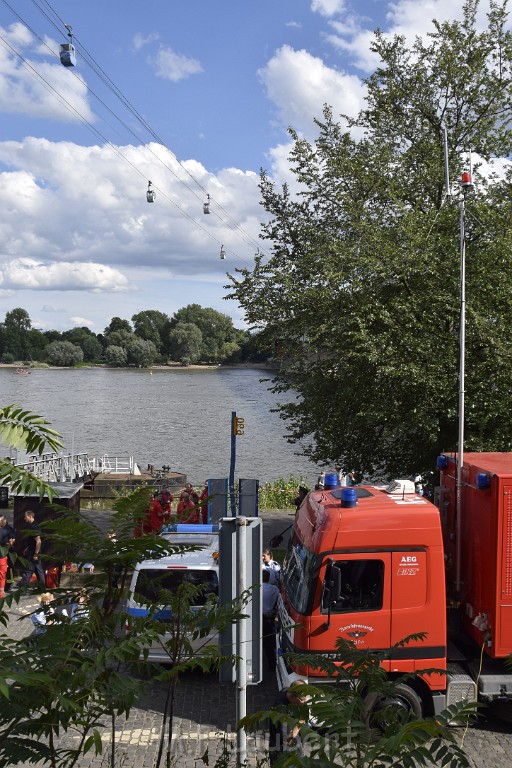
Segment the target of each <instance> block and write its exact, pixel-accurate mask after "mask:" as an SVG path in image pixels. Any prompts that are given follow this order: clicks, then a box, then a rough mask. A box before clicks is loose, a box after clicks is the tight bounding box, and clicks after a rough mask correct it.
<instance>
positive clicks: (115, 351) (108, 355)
mask: <svg viewBox="0 0 512 768" xmlns="http://www.w3.org/2000/svg"><path fill="white" fill-rule="evenodd" d="M105 360H106V362H107V363H108V365H115V366H117V367H118V368H120V367H123V366H125V365H126V364H127V363H128V352H127V351H126V349H123V347H118V346H117V345H116V344H111V345H110V346H109V347H107V348H106V350H105Z"/></svg>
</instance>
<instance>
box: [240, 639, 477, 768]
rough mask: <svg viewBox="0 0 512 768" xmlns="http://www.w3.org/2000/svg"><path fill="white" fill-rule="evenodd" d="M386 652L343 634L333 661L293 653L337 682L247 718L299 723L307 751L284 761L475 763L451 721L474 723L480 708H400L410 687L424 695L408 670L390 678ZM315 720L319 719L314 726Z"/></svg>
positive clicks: (307, 689) (361, 765)
mask: <svg viewBox="0 0 512 768" xmlns="http://www.w3.org/2000/svg"><path fill="white" fill-rule="evenodd" d="M421 637H422V635H421V634H418V635H415V636H411V638H406V639H405V640H404V641H402V642H401V643H399V644H397V646H396V647H395V648H394V649H391V650H390V652H388V653H391V652H392V651H393V650H397V649H398V648H399V647H402V646H403V645H405V644H406V643H407V642H408V641H409V640H411V639H418V638H421ZM387 655H388V654H384V653H380V652H375V651H369V650H359V649H358V648H357V647H356V646H355V645H354V644H353V643H347V642H346V641H344V640H343V639H340V640H339V642H338V645H337V652H336V654H335V656H336V658H333V659H326V658H324V657H322V658H319V657H317V656H314V655H313V654H303V655H300V656H299V655H294V654H290V655H289V656H290V658H293V660H294V662H296V663H298V664H304V665H305V666H310V667H317V668H321V669H323V670H324V671H325V672H326V674H328V675H330V676H331V677H333V678H334V680H335V682H334V683H333V684H324V685H322V686H320V687H315V686H311V685H308V686H301V688H300V691H301V694H302V695H303V697H304V699H303V703H302V704H297V705H296V706H290V707H287V708H286V709H283V708H282V709H281V710H276V709H271V710H267V711H265V712H259V713H256V714H255V715H251V716H249V717H246V718H244V720H243V721H242V723H243V724H244V725H245V726H246V727H247V728H248V729H254V728H257V727H258V726H261V724H265V723H266V722H268V719H269V718H270V719H272V721H273V722H274V723H276V724H277V723H281V724H284V725H286V726H287V728H288V731H290V730H292V729H293V728H295V727H298V728H300V737H301V740H302V743H303V744H304V745H306V748H305V752H306V753H307V756H306V757H302V756H300V755H299V754H298V753H297V751H296V750H295V749H294V750H293V752H290V751H288V752H285V754H284V755H283V757H282V758H281V761H280V763H279V764H280V765H283V766H285V765H286V766H292V765H295V766H315V765H339V766H344V768H377V766H378V767H379V768H384V767H385V766H390V767H391V766H394V767H395V768H419V766H435V765H443V766H446V768H469V766H470V763H469V760H468V758H467V757H466V755H465V753H464V750H463V749H462V748H461V747H459V746H458V743H457V737H456V735H455V734H454V733H453V731H452V729H450V723H451V722H453V721H458V722H470V720H471V719H472V718H473V717H474V716H475V710H474V706H473V705H469V704H467V703H460V704H457V705H452V706H450V707H449V708H448V709H446V710H445V711H444V712H443V713H441V714H440V715H436V717H435V718H421V717H415V716H414V714H413V713H412V712H409V713H407V712H406V711H405V710H404V708H403V707H402V706H397V701H398V700H399V699H400V697H401V696H402V695H403V693H404V692H406V691H409V692H412V695H413V696H417V694H415V693H414V685H415V683H414V681H411V680H410V679H409V678H407V677H406V676H396V677H395V678H394V679H391V678H389V677H388V676H387V674H386V672H384V670H383V668H382V666H381V663H382V661H383V659H384V658H385V657H386V656H387ZM432 671H433V670H425V672H424V673H425V674H426V673H429V672H432ZM418 674H419V675H421V674H423V673H418ZM310 723H316V724H317V725H316V727H315V728H313V727H312V726H311V725H310Z"/></svg>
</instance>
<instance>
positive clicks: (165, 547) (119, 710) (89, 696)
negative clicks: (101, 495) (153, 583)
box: [0, 488, 241, 768]
mask: <svg viewBox="0 0 512 768" xmlns="http://www.w3.org/2000/svg"><path fill="white" fill-rule="evenodd" d="M148 500H149V491H148V489H147V488H139V489H137V490H136V491H135V492H134V493H132V494H131V495H130V496H128V497H123V498H119V499H116V501H115V502H114V504H113V507H114V513H113V516H112V526H113V529H114V530H115V534H116V535H115V537H114V538H111V537H105V536H104V535H103V533H102V532H101V530H100V529H99V528H98V526H97V525H96V524H95V523H94V522H93V521H91V520H90V519H89V518H87V517H84V516H82V515H81V514H80V513H76V512H74V511H70V510H68V509H65V508H58V507H56V508H55V512H56V513H58V517H56V519H54V520H52V521H51V522H49V523H43V524H42V528H43V529H44V531H43V536H44V538H45V540H49V541H50V542H51V547H52V550H53V551H56V553H57V556H58V555H59V553H61V556H64V555H65V553H66V552H69V550H70V548H72V547H76V542H80V553H79V556H80V558H81V559H82V560H84V561H89V562H94V564H95V570H94V574H91V575H89V576H87V577H85V578H84V579H82V581H81V584H80V587H81V591H83V592H84V593H85V594H86V596H87V600H86V603H85V605H86V609H85V612H84V613H83V614H82V615H80V614H79V615H78V618H77V619H76V621H71V620H69V619H68V618H67V617H66V615H64V614H63V613H62V609H63V608H66V606H68V607H69V604H70V602H71V601H73V600H76V597H73V595H72V593H69V592H68V593H66V592H65V591H63V590H55V591H54V595H55V600H54V602H53V603H52V607H55V613H54V614H52V621H51V623H48V624H47V625H46V628H45V631H44V632H43V633H42V634H38V635H32V636H28V637H26V638H25V639H23V640H21V641H20V640H17V641H16V642H14V641H12V640H10V639H9V638H8V637H7V635H5V634H3V635H0V703H1V702H2V700H3V704H1V705H0V764H1V765H15V764H16V763H17V762H20V761H27V762H30V761H32V762H34V763H36V762H39V761H41V762H42V763H43V764H46V765H51V766H57V765H58V766H60V767H61V768H72V767H73V766H75V765H80V764H81V759H82V758H83V755H84V754H85V753H86V752H88V751H90V750H93V751H94V752H95V753H96V754H100V753H101V752H102V749H103V747H102V742H101V738H100V735H101V731H103V729H104V727H105V725H106V723H107V722H108V721H111V723H112V727H111V734H112V735H111V741H110V744H109V760H110V763H111V765H115V764H117V760H118V752H119V746H118V745H117V743H116V741H115V727H114V724H115V719H116V718H117V717H119V716H121V715H124V716H129V713H130V710H131V708H132V706H133V705H134V703H135V702H136V701H137V699H138V697H139V695H140V693H141V689H142V683H141V679H140V676H139V675H137V674H136V668H137V667H138V666H139V665H143V667H144V670H145V672H146V675H147V674H148V673H149V677H150V678H152V679H153V680H159V681H162V682H164V683H165V684H166V685H167V686H168V697H167V703H166V709H165V712H164V720H163V728H162V736H161V742H160V752H159V755H158V757H157V761H156V763H155V768H158V766H159V765H160V764H161V761H162V759H163V755H164V754H166V755H170V753H171V746H172V731H173V721H172V716H173V704H174V693H175V688H176V685H177V683H178V680H179V676H180V675H181V674H182V673H183V671H184V670H186V669H191V668H199V669H203V670H206V671H207V670H211V669H213V668H215V667H216V666H217V665H218V664H219V663H220V662H221V661H222V660H223V659H222V657H221V656H220V654H219V650H218V648H217V647H216V646H215V647H213V646H211V645H209V644H208V642H207V638H208V636H209V635H210V634H211V633H212V632H214V631H216V630H217V629H218V628H219V627H222V626H225V625H226V623H230V622H232V621H234V620H235V619H236V617H237V616H238V615H240V610H241V609H240V608H237V609H234V610H233V609H231V608H230V607H229V606H227V607H226V606H224V607H221V606H219V605H218V604H217V602H216V600H214V599H213V598H212V599H210V600H208V601H207V603H206V605H205V606H202V607H201V608H200V609H199V610H198V609H196V608H193V606H195V605H196V604H197V602H198V592H200V588H195V587H193V586H191V585H190V584H184V585H183V587H180V588H179V590H178V591H177V593H175V594H174V593H170V592H166V591H164V590H161V591H160V593H159V594H158V596H157V599H156V601H155V602H154V603H152V602H148V601H146V603H145V607H146V608H147V615H145V616H142V617H137V618H134V617H132V616H128V614H127V613H126V612H125V611H124V610H123V607H122V598H123V596H125V595H126V591H127V588H128V585H129V580H130V577H131V573H132V571H133V569H134V567H135V565H136V564H137V563H138V562H140V561H142V560H146V559H159V558H161V557H163V556H165V555H168V554H171V553H172V552H176V551H178V550H179V551H185V550H186V547H182V546H179V545H176V544H172V543H169V542H168V541H167V540H166V539H164V538H162V537H159V536H155V535H149V536H143V537H135V538H134V536H133V531H134V529H135V528H136V526H137V524H138V521H139V520H140V518H141V517H142V516H143V515H144V514H145V511H146V509H147V504H148ZM19 600H20V592H19V591H16V592H14V593H9V594H8V595H7V596H6V598H5V599H4V600H3V601H0V619H1V620H2V622H3V623H4V624H5V623H8V622H9V621H10V620H13V619H11V617H12V615H13V614H12V612H8V611H7V608H8V607H9V606H11V605H12V604H13V603H15V602H18V601H19ZM162 605H168V606H170V607H171V612H172V615H173V618H171V619H169V620H168V621H162V620H161V618H160V617H159V618H158V620H157V619H156V615H155V614H156V612H157V611H158V609H159V607H161V606H162ZM24 620H25V621H27V620H28V621H30V617H25V619H24ZM127 622H129V624H130V627H131V629H130V631H129V632H126V629H125V627H126V624H127ZM153 643H159V644H161V645H162V647H164V648H165V649H166V650H167V651H168V655H169V662H170V666H169V667H168V668H165V669H162V668H161V667H152V666H150V665H147V664H145V663H144V662H143V661H142V659H143V658H144V656H145V654H146V652H147V649H148V648H149V647H150V646H151V645H152V644H153ZM197 646H199V647H197ZM71 733H72V734H73V739H72V740H71V741H69V740H65V741H63V740H62V739H61V737H62V736H63V735H65V734H71ZM70 744H71V746H70Z"/></svg>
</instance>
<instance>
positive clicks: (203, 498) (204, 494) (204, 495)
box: [199, 480, 208, 524]
mask: <svg viewBox="0 0 512 768" xmlns="http://www.w3.org/2000/svg"><path fill="white" fill-rule="evenodd" d="M199 507H200V511H201V521H202V522H203V523H204V524H206V523H207V522H208V480H205V481H204V488H203V490H202V491H201V495H200V497H199Z"/></svg>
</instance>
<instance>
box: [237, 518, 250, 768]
mask: <svg viewBox="0 0 512 768" xmlns="http://www.w3.org/2000/svg"><path fill="white" fill-rule="evenodd" d="M246 547H247V518H245V517H237V518H236V563H237V592H238V595H239V596H241V595H245V592H246V590H247V560H246ZM236 630H237V631H236V655H237V656H238V660H237V665H236V687H237V698H236V705H237V706H236V721H237V723H239V722H240V720H241V719H242V718H243V717H245V716H246V714H247V621H246V620H245V619H242V621H238V622H237V625H236ZM236 745H237V749H236V764H237V768H243V766H245V762H246V759H247V734H246V732H245V728H238V730H237V732H236Z"/></svg>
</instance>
